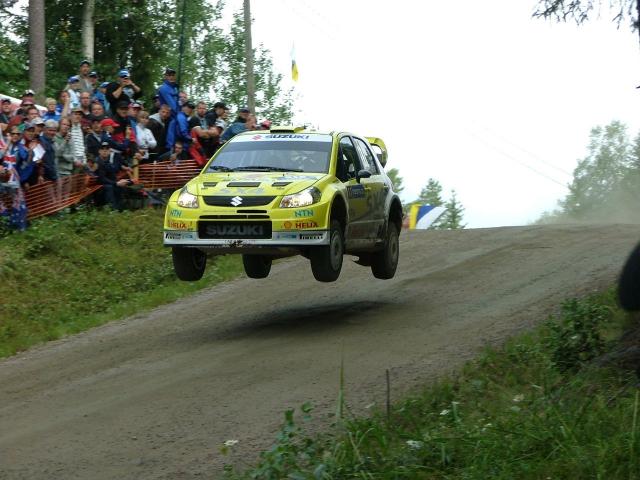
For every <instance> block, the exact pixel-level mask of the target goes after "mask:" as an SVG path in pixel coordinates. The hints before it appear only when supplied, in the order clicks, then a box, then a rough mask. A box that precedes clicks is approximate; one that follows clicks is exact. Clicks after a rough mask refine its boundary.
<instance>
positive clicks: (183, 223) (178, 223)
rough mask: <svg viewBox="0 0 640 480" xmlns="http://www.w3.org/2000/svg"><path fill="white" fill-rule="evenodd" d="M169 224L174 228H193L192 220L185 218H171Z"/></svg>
mask: <svg viewBox="0 0 640 480" xmlns="http://www.w3.org/2000/svg"><path fill="white" fill-rule="evenodd" d="M168 225H169V228H170V229H172V230H190V229H191V228H192V224H191V222H186V221H184V220H169V222H168Z"/></svg>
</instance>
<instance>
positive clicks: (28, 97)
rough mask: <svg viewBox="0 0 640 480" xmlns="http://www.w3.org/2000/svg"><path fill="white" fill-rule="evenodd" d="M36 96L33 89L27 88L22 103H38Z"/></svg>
mask: <svg viewBox="0 0 640 480" xmlns="http://www.w3.org/2000/svg"><path fill="white" fill-rule="evenodd" d="M35 96H36V93H35V92H34V91H33V90H31V89H27V90H25V91H24V93H23V94H22V103H26V104H29V105H35V104H36V100H35Z"/></svg>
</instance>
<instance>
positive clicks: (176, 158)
mask: <svg viewBox="0 0 640 480" xmlns="http://www.w3.org/2000/svg"><path fill="white" fill-rule="evenodd" d="M180 160H189V154H188V153H187V151H186V150H185V148H184V144H183V143H182V140H176V143H175V145H174V146H173V149H172V150H171V155H170V156H169V161H170V162H171V163H180Z"/></svg>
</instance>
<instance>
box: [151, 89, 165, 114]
mask: <svg viewBox="0 0 640 480" xmlns="http://www.w3.org/2000/svg"><path fill="white" fill-rule="evenodd" d="M151 101H152V102H153V106H152V107H151V110H150V111H149V113H150V114H151V115H153V114H155V113H158V112H159V111H160V106H161V105H162V102H161V101H160V95H158V94H156V95H154V96H153V97H152V98H151Z"/></svg>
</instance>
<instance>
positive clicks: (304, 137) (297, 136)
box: [264, 133, 310, 140]
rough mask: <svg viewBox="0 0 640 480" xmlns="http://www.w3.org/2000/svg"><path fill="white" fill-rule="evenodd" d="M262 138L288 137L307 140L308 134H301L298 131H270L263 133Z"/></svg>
mask: <svg viewBox="0 0 640 480" xmlns="http://www.w3.org/2000/svg"><path fill="white" fill-rule="evenodd" d="M264 138H290V139H291V140H308V139H309V138H310V137H309V135H301V134H299V133H272V134H269V135H265V136H264Z"/></svg>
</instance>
